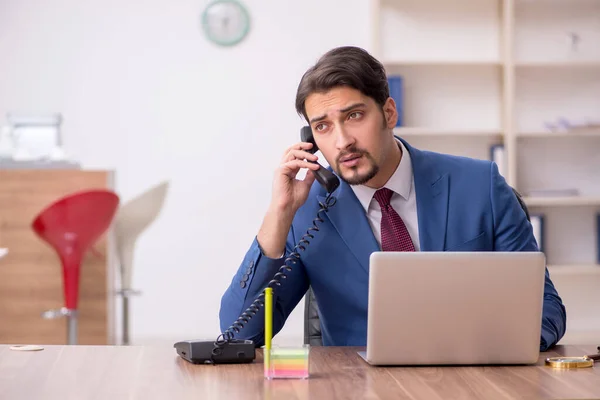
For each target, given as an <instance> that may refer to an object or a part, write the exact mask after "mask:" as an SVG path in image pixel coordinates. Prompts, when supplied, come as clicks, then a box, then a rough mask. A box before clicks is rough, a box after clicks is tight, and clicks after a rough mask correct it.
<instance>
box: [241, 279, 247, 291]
mask: <svg viewBox="0 0 600 400" xmlns="http://www.w3.org/2000/svg"><path fill="white" fill-rule="evenodd" d="M240 287H241V288H242V289H243V288H245V287H246V282H244V281H241V282H240Z"/></svg>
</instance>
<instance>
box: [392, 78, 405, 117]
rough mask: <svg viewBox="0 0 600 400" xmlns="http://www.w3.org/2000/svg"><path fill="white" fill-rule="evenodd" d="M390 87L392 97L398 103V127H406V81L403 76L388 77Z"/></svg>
mask: <svg viewBox="0 0 600 400" xmlns="http://www.w3.org/2000/svg"><path fill="white" fill-rule="evenodd" d="M388 86H389V89H390V97H391V98H392V99H394V102H396V111H397V112H398V121H397V122H396V126H397V127H400V126H404V112H403V110H404V81H403V78H402V76H400V75H390V76H388Z"/></svg>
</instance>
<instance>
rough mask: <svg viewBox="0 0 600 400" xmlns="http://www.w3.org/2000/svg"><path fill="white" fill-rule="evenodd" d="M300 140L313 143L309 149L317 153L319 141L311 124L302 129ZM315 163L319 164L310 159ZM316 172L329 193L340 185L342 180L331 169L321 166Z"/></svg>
mask: <svg viewBox="0 0 600 400" xmlns="http://www.w3.org/2000/svg"><path fill="white" fill-rule="evenodd" d="M300 140H302V141H303V142H308V143H312V145H313V146H312V148H311V149H310V150H307V151H308V152H309V153H310V154H315V153H316V152H317V151H318V150H319V148H318V147H317V143H316V142H315V139H314V137H313V134H312V129H311V128H310V126H304V127H302V129H300ZM309 162H312V163H315V164H318V163H317V162H316V161H309ZM313 173H314V174H315V178H316V179H317V181H318V182H319V183H320V184H321V186H323V188H324V189H325V190H326V191H327V193H333V192H334V191H335V189H337V187H338V186H340V180H339V179H338V177H337V176H335V175H334V174H333V172H331V171H330V170H328V169H326V168H324V167H323V166H321V168H319V169H318V170H316V171H313Z"/></svg>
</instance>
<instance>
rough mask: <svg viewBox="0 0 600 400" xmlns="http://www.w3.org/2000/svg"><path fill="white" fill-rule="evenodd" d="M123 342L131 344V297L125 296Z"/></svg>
mask: <svg viewBox="0 0 600 400" xmlns="http://www.w3.org/2000/svg"><path fill="white" fill-rule="evenodd" d="M123 344H124V345H126V346H127V345H128V344H129V297H128V296H123Z"/></svg>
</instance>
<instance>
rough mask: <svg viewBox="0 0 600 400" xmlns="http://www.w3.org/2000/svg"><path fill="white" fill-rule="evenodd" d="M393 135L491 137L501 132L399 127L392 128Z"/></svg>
mask: <svg viewBox="0 0 600 400" xmlns="http://www.w3.org/2000/svg"><path fill="white" fill-rule="evenodd" d="M394 135H397V136H400V137H415V136H429V137H432V136H449V137H450V136H480V137H493V136H498V137H500V136H502V132H500V131H499V130H490V129H480V130H474V129H464V130H461V129H437V128H412V127H400V128H394Z"/></svg>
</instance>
